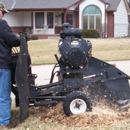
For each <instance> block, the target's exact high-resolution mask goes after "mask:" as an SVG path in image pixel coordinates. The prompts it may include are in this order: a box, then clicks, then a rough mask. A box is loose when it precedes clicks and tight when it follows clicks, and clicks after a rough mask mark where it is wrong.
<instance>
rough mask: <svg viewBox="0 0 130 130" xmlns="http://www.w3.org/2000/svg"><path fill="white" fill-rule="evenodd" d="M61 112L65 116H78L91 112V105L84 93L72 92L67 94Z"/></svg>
mask: <svg viewBox="0 0 130 130" xmlns="http://www.w3.org/2000/svg"><path fill="white" fill-rule="evenodd" d="M79 103H81V104H79ZM78 109H79V110H78ZM63 110H64V113H65V114H66V115H67V116H70V115H74V114H80V113H84V112H86V111H92V103H91V100H90V98H89V97H88V96H87V95H86V94H85V93H83V92H81V91H74V92H71V93H70V94H68V95H67V96H66V98H65V99H64V102H63Z"/></svg>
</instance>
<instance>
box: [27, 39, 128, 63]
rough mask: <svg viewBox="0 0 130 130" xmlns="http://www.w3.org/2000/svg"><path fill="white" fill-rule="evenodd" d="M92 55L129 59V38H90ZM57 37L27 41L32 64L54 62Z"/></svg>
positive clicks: (113, 58)
mask: <svg viewBox="0 0 130 130" xmlns="http://www.w3.org/2000/svg"><path fill="white" fill-rule="evenodd" d="M90 41H91V43H92V46H93V48H92V55H93V56H94V57H96V58H99V59H101V60H104V61H114V60H130V38H118V39H114V38H108V39H90ZM58 42H59V39H48V40H45V39H44V40H35V41H29V42H28V47H29V53H30V55H31V60H32V64H33V65H41V64H54V63H56V59H55V57H54V54H58V55H59V52H58Z"/></svg>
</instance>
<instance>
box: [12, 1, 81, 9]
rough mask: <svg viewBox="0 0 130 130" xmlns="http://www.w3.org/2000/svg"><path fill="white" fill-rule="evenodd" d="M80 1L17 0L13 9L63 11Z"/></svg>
mask: <svg viewBox="0 0 130 130" xmlns="http://www.w3.org/2000/svg"><path fill="white" fill-rule="evenodd" d="M77 2H80V0H17V1H16V4H15V6H14V9H64V8H68V7H70V6H72V5H74V4H76V3H77Z"/></svg>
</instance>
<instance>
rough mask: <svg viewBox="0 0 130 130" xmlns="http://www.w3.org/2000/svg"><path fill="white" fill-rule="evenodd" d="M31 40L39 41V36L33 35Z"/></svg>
mask: <svg viewBox="0 0 130 130" xmlns="http://www.w3.org/2000/svg"><path fill="white" fill-rule="evenodd" d="M30 39H31V40H38V36H37V35H32V36H31V38H30Z"/></svg>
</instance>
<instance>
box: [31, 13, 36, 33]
mask: <svg viewBox="0 0 130 130" xmlns="http://www.w3.org/2000/svg"><path fill="white" fill-rule="evenodd" d="M35 28H36V24H35V12H33V29H32V31H33V34H35Z"/></svg>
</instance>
